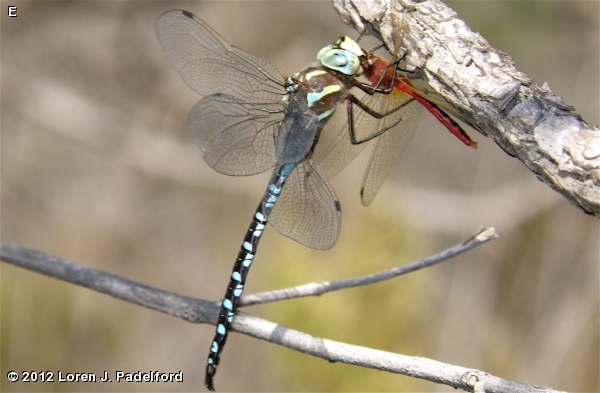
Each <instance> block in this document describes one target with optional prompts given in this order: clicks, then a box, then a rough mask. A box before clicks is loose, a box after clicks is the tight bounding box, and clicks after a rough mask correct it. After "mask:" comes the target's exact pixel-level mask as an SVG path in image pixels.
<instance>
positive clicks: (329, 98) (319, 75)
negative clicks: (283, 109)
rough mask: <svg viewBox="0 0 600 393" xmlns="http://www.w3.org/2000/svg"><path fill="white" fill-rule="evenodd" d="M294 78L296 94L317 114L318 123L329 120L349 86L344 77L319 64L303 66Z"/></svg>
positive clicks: (346, 93) (343, 98)
mask: <svg viewBox="0 0 600 393" xmlns="http://www.w3.org/2000/svg"><path fill="white" fill-rule="evenodd" d="M294 79H296V81H297V82H298V84H299V89H298V92H297V94H298V96H299V97H301V99H302V100H303V101H304V102H306V106H307V107H308V108H309V109H310V110H311V111H313V112H314V113H315V114H316V115H317V117H318V119H319V122H320V123H325V122H326V121H327V120H329V117H330V116H331V115H332V114H333V112H334V111H335V108H336V107H337V106H338V105H339V104H340V103H341V102H342V101H343V100H345V99H346V96H347V95H348V89H349V88H350V87H351V86H350V85H349V84H348V82H347V80H346V78H340V77H339V76H338V75H336V74H335V73H332V72H330V71H329V70H328V69H326V68H324V67H319V66H311V67H307V68H305V69H304V70H302V71H300V72H299V73H297V74H295V75H294ZM323 125H324V124H323Z"/></svg>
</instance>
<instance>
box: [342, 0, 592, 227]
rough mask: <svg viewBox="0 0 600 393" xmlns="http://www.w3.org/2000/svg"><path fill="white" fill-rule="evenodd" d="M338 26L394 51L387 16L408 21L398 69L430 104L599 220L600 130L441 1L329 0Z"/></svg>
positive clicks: (390, 19) (392, 28) (390, 23)
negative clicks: (340, 23)
mask: <svg viewBox="0 0 600 393" xmlns="http://www.w3.org/2000/svg"><path fill="white" fill-rule="evenodd" d="M332 3H333V7H334V8H335V10H336V11H337V12H338V14H339V16H340V18H341V19H342V21H343V22H344V23H346V24H347V25H349V26H350V27H353V28H355V29H356V30H357V31H358V32H359V33H362V32H364V31H365V30H366V31H368V32H369V33H371V34H373V35H375V36H377V37H379V38H381V39H382V40H383V42H384V43H385V44H386V45H387V47H388V48H394V47H395V45H394V27H393V23H392V19H393V18H392V13H400V14H403V15H404V14H410V22H409V30H408V32H407V34H406V35H405V36H404V37H403V41H402V47H403V48H404V49H406V55H405V57H404V62H403V64H401V68H403V69H405V70H408V71H410V72H411V73H410V74H408V76H409V77H411V78H414V79H413V81H414V82H415V83H421V84H423V83H424V85H423V86H419V87H422V88H423V89H424V90H426V91H427V96H428V98H431V99H432V100H434V101H436V102H438V103H439V104H440V105H441V106H443V107H444V109H447V110H449V111H450V112H451V113H452V114H454V115H456V116H457V117H459V118H460V119H461V120H463V121H465V122H467V123H469V124H470V125H471V126H473V127H474V128H475V129H477V130H478V131H479V132H481V133H482V134H483V135H485V136H487V137H489V138H491V139H493V140H494V141H495V142H496V143H497V144H498V146H500V147H501V148H502V149H503V150H504V151H505V152H506V153H507V154H509V155H510V156H513V157H516V158H517V159H519V160H520V161H521V162H522V163H523V164H525V165H526V166H527V168H529V170H531V171H532V172H533V173H534V174H535V175H536V176H537V177H538V179H540V180H541V181H543V182H544V183H546V184H547V185H549V186H550V187H552V188H553V189H554V190H556V191H558V192H559V193H561V194H562V195H563V196H564V197H565V198H567V199H568V200H569V201H570V202H571V203H572V204H574V205H576V206H578V207H579V208H581V209H582V210H583V211H585V212H586V213H588V214H593V215H594V216H596V217H600V128H598V127H592V126H590V125H589V124H587V123H586V122H585V121H584V120H582V119H581V117H580V116H579V115H578V114H577V113H575V111H574V108H573V107H571V106H568V105H566V104H565V103H564V102H563V101H562V99H561V98H560V97H558V96H555V95H553V94H552V92H551V90H550V88H549V87H548V85H547V84H546V83H544V84H543V85H542V86H538V85H536V84H534V83H533V82H532V78H531V77H529V76H527V75H525V74H523V73H521V72H519V71H518V70H517V69H516V68H515V65H514V62H513V59H512V58H511V57H510V56H509V55H508V54H506V53H504V52H502V51H499V50H497V49H494V48H492V47H490V45H489V43H488V42H487V41H486V40H485V39H484V38H483V37H481V35H479V34H477V33H474V32H472V31H471V30H470V29H469V27H468V26H467V25H466V23H465V22H464V21H463V20H461V19H460V18H458V17H457V15H456V13H455V12H454V11H453V10H452V9H450V8H448V6H446V5H445V4H444V3H443V2H442V1H440V0H428V1H423V2H416V1H415V2H413V1H411V0H332Z"/></svg>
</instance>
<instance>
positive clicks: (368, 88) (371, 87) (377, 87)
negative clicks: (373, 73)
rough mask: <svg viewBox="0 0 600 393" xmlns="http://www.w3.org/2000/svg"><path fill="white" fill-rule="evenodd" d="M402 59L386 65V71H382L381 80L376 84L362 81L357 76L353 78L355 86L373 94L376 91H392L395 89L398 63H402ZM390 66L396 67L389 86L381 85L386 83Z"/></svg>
mask: <svg viewBox="0 0 600 393" xmlns="http://www.w3.org/2000/svg"><path fill="white" fill-rule="evenodd" d="M400 60H401V58H400V59H398V60H396V61H394V62H392V63H390V64H388V65H387V67H386V72H382V73H381V76H380V77H379V80H378V81H377V83H375V84H374V85H371V84H368V83H364V82H361V81H359V80H357V79H356V78H355V79H354V80H353V85H354V87H358V88H359V89H361V90H362V91H364V92H365V93H367V94H369V95H373V94H375V93H379V94H390V93H391V92H392V90H394V81H395V80H396V75H397V74H398V64H399V63H400ZM390 67H394V68H393V71H392V78H391V79H390V82H389V86H388V87H380V86H381V85H382V84H383V83H384V79H386V76H387V74H388V73H387V69H389V68H390Z"/></svg>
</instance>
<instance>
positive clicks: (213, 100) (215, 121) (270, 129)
mask: <svg viewBox="0 0 600 393" xmlns="http://www.w3.org/2000/svg"><path fill="white" fill-rule="evenodd" d="M215 96H216V95H214V94H213V95H211V96H208V97H207V98H204V99H202V100H200V101H199V102H198V103H197V104H196V105H195V106H194V107H193V108H192V110H191V111H190V114H189V126H190V130H191V132H192V136H193V137H194V140H195V141H196V144H197V145H198V147H200V150H202V153H203V157H204V161H206V163H207V164H208V165H210V166H211V167H212V168H213V169H214V170H216V171H217V172H220V173H223V174H225V175H233V176H245V175H255V174H257V173H261V172H264V171H266V170H267V169H270V168H272V167H273V166H274V165H275V163H276V159H275V147H274V140H275V135H276V134H277V130H278V128H279V124H278V123H279V122H281V120H282V119H283V113H281V112H276V113H272V112H265V111H264V110H263V109H262V107H261V106H260V105H253V104H249V103H245V102H242V101H240V100H239V99H237V98H235V97H231V96H227V95H225V94H219V95H218V96H216V97H215Z"/></svg>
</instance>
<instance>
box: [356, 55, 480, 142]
mask: <svg viewBox="0 0 600 393" xmlns="http://www.w3.org/2000/svg"><path fill="white" fill-rule="evenodd" d="M362 65H363V69H364V75H365V77H366V78H367V79H368V80H369V81H370V82H371V84H373V85H377V84H379V86H380V87H383V88H386V87H389V86H390V84H391V80H392V77H393V75H394V66H390V65H389V64H388V63H387V62H386V61H384V60H383V59H382V58H380V57H379V56H376V55H374V54H372V53H370V54H368V55H367V57H366V59H364V60H363V64H362ZM384 73H385V76H384V77H383V78H382V77H381V76H382V75H383V74H384ZM393 83H394V85H393V86H394V88H396V89H397V90H400V91H402V92H404V93H406V94H408V95H409V96H411V97H412V98H414V99H415V100H416V101H417V102H418V103H419V104H421V105H422V106H424V107H425V109H427V110H428V111H429V112H430V113H431V114H432V115H433V116H435V118H436V119H438V121H439V122H440V123H442V124H443V125H444V126H445V127H446V128H447V129H448V131H450V132H451V133H452V135H454V136H456V137H457V138H458V139H460V141H461V142H462V143H464V144H465V145H467V146H469V147H472V148H474V149H477V142H475V141H474V140H472V139H471V138H470V137H469V135H467V133H466V132H465V131H464V130H463V129H462V128H461V127H460V126H459V125H458V124H457V123H456V122H455V121H454V120H452V118H451V117H450V116H449V115H448V114H447V113H446V112H444V111H443V110H442V109H440V107H438V106H437V105H436V104H434V103H433V102H431V101H429V100H427V99H426V98H424V97H423V96H421V95H419V93H417V92H416V91H415V90H414V89H413V87H412V85H411V83H410V81H409V80H408V79H406V78H405V77H404V76H403V75H401V74H400V73H398V72H396V79H395V80H394V81H393ZM391 94H394V92H393V91H392V93H391Z"/></svg>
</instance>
